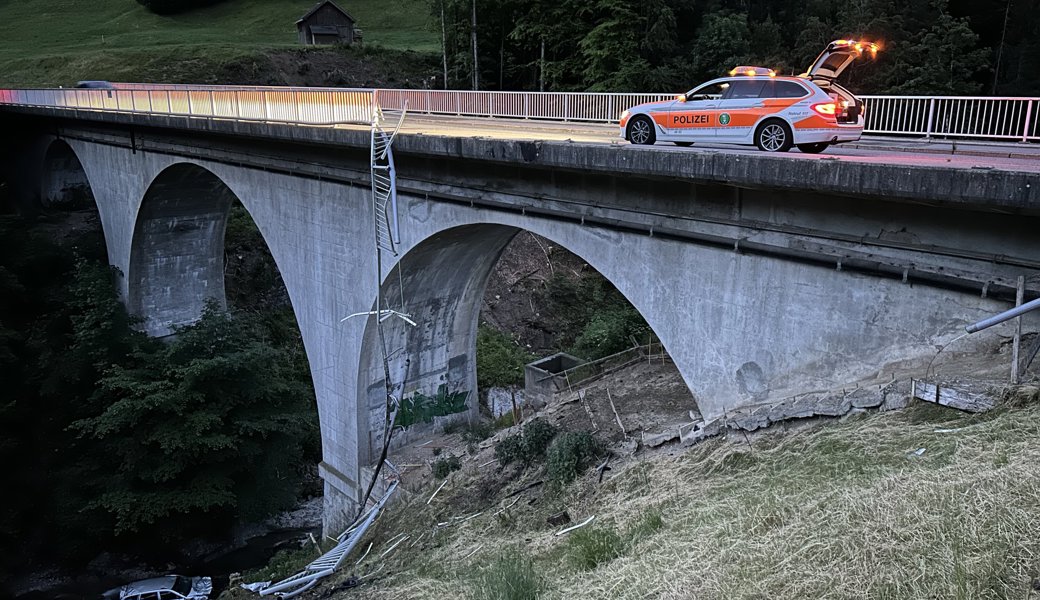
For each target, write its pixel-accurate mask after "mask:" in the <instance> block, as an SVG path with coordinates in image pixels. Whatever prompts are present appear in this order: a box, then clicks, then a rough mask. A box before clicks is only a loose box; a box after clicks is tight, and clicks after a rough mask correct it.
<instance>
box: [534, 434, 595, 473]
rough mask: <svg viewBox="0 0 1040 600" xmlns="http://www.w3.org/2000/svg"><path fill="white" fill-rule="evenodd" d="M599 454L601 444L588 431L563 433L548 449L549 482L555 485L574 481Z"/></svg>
mask: <svg viewBox="0 0 1040 600" xmlns="http://www.w3.org/2000/svg"><path fill="white" fill-rule="evenodd" d="M601 452H603V444H602V443H601V442H600V441H599V440H598V439H596V438H595V437H593V435H592V434H591V433H589V432H588V431H569V432H567V433H564V434H563V435H561V436H560V437H558V438H557V439H556V441H555V442H553V444H552V446H551V447H550V448H549V453H548V468H547V472H548V473H547V475H548V479H549V481H551V482H553V483H557V484H567V483H570V482H572V481H574V479H575V478H577V477H578V474H579V473H581V472H582V471H584V470H585V469H586V468H587V467H588V466H589V464H590V463H591V462H592V461H593V460H594V459H595V458H596V455H598V454H600V453H601Z"/></svg>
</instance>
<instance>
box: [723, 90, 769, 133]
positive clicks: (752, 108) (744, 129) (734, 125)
mask: <svg viewBox="0 0 1040 600" xmlns="http://www.w3.org/2000/svg"><path fill="white" fill-rule="evenodd" d="M771 81H772V79H771V78H769V77H752V76H748V77H743V78H741V79H736V80H734V81H733V82H732V83H731V84H730V86H729V89H727V90H726V93H725V94H723V96H722V99H721V100H720V101H719V106H718V126H717V127H716V129H715V139H716V140H718V141H720V142H741V141H744V140H750V139H751V134H752V133H753V132H752V128H754V126H755V123H757V122H758V120H759V119H760V118H761V117H762V116H763V115H764V112H765V111H764V109H763V102H762V100H763V99H762V89H763V88H764V87H765V86H766V85H767V84H768V83H770V82H771Z"/></svg>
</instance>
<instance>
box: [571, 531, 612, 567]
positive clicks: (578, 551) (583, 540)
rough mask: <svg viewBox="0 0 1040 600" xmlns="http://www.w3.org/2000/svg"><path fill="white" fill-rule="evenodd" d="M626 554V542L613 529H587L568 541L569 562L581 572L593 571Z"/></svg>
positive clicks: (576, 532) (572, 536)
mask: <svg viewBox="0 0 1040 600" xmlns="http://www.w3.org/2000/svg"><path fill="white" fill-rule="evenodd" d="M624 552H625V542H624V540H622V539H621V536H620V535H618V534H617V532H616V531H614V530H613V529H607V528H601V527H587V528H585V529H579V530H578V531H575V532H574V533H572V534H571V537H570V538H569V539H568V540H567V562H568V563H570V565H571V566H572V567H574V568H575V569H577V570H579V571H591V570H592V569H595V568H596V567H598V566H599V565H602V564H605V563H608V562H610V561H612V560H614V559H615V558H617V557H619V556H621V555H622V554H624Z"/></svg>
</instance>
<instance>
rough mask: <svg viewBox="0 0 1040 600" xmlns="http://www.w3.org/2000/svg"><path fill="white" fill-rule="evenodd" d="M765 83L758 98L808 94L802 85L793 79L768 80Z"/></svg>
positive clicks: (798, 96)
mask: <svg viewBox="0 0 1040 600" xmlns="http://www.w3.org/2000/svg"><path fill="white" fill-rule="evenodd" d="M765 83H766V85H765V86H763V87H762V93H761V95H759V98H801V97H802V96H805V95H806V94H808V92H807V91H805V88H804V87H802V86H800V85H798V84H797V83H795V82H793V81H768V82H765Z"/></svg>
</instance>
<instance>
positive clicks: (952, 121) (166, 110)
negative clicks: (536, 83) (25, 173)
mask: <svg viewBox="0 0 1040 600" xmlns="http://www.w3.org/2000/svg"><path fill="white" fill-rule="evenodd" d="M673 97H674V95H673V94H670V93H591V92H495V91H485V92H482V91H464V90H405V89H377V88H312V87H274V86H220V85H186V84H144V83H115V84H113V88H112V89H97V88H92V89H80V88H72V89H62V88H57V89H53V88H41V89H13V90H0V105H2V104H8V105H19V106H47V107H52V108H61V109H71V110H96V111H115V112H130V113H143V114H161V115H176V116H182V115H183V116H191V117H203V118H219V119H234V120H242V121H265V122H275V123H286V124H304V125H334V124H338V123H358V124H367V123H368V121H369V120H370V115H371V114H372V113H371V108H372V105H373V104H376V105H379V106H383V107H387V108H394V107H399V106H401V105H402V104H403V103H405V102H407V103H408V106H409V112H411V113H413V114H430V115H457V116H469V117H497V118H514V119H531V120H554V121H576V122H590V123H606V124H609V123H617V122H618V120H619V117H620V115H621V112H622V111H624V110H627V109H629V108H631V107H632V106H635V105H637V104H642V103H646V102H659V101H667V100H670V99H671V98H673ZM860 98H861V99H862V100H863V102H864V103H865V116H866V124H865V127H864V131H863V133H864V134H866V135H871V134H880V135H898V136H907V137H917V138H921V137H923V138H926V139H929V138H933V137H942V138H951V139H962V140H963V139H978V140H1014V141H1020V142H1036V141H1040V97H1011V96H909V95H900V96H879V95H865V96H860Z"/></svg>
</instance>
